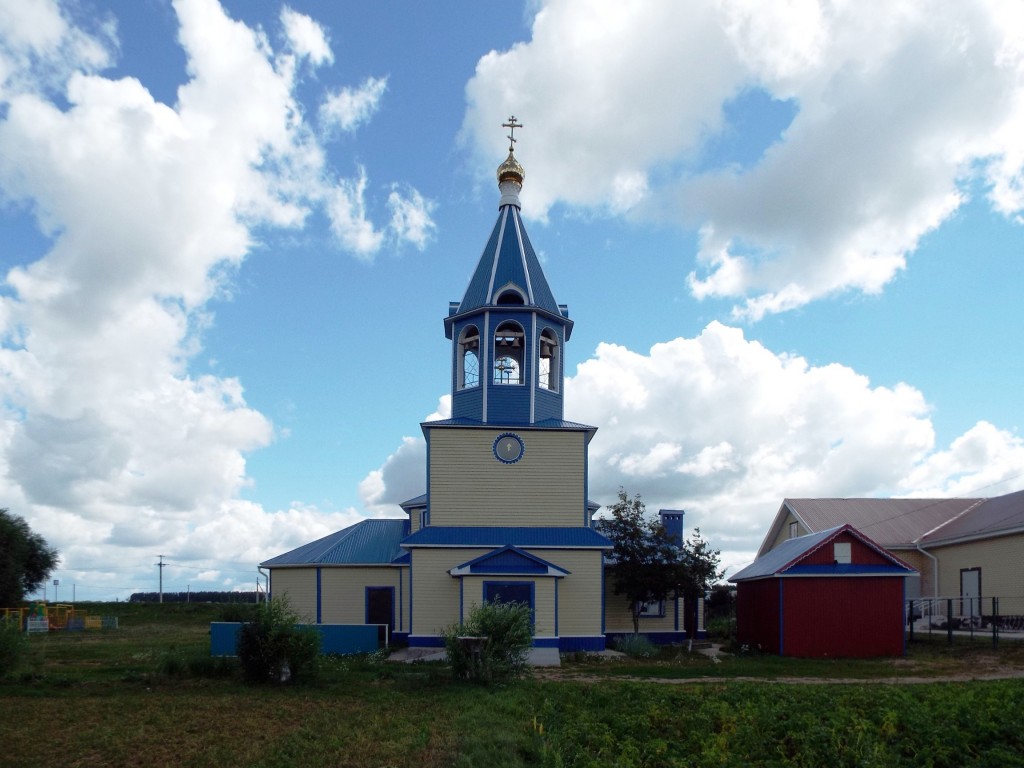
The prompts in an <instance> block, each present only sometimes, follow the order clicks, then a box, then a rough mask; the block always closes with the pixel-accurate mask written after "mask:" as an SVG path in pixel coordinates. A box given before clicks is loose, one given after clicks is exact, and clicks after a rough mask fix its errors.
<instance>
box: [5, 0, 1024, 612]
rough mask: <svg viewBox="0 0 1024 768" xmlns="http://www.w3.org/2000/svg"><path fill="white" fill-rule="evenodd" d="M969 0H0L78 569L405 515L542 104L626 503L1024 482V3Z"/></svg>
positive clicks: (715, 524)
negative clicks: (427, 433)
mask: <svg viewBox="0 0 1024 768" xmlns="http://www.w3.org/2000/svg"><path fill="white" fill-rule="evenodd" d="M950 5H951V4H947V3H941V2H923V1H922V2H906V3H894V4H891V5H890V6H887V10H886V12H885V13H879V12H878V11H877V9H875V10H872V9H868V8H863V9H862V8H859V7H842V6H838V5H835V4H829V3H814V2H807V3H803V4H787V5H782V4H775V3H766V4H762V5H759V4H758V3H740V2H725V1H723V2H722V3H719V4H716V5H708V4H703V3H689V2H685V3H681V2H678V1H677V0H665V1H664V2H655V0H650V2H644V3H636V4H621V3H615V2H611V1H610V0H607V1H606V0H588V1H587V2H583V1H582V0H577V1H574V2H568V1H562V0H558V1H556V0H549V1H544V0H537V2H531V3H526V4H516V3H512V4H499V3H475V2H465V3H440V4H430V5H424V4H420V3H400V2H395V3H363V4H338V3H323V2H319V3H316V2H293V3H290V4H278V3H271V2H259V3H251V2H241V1H240V0H238V1H235V2H222V3H218V2H216V1H215V0H181V1H180V2H173V3H172V2H170V1H169V0H141V1H139V2H128V1H127V0H123V1H122V2H87V1H86V0H76V1H75V2H65V3H55V2H51V0H35V1H34V2H15V1H14V0H0V232H2V233H3V236H2V237H0V273H2V274H3V276H4V283H3V287H2V289H0V324H2V327H3V336H2V348H0V371H2V374H3V375H2V376H0V391H2V396H3V403H4V410H3V419H2V423H0V466H2V469H3V472H0V487H2V494H0V495H2V497H3V498H4V500H5V501H4V504H5V505H6V506H9V507H10V508H11V509H12V511H14V512H16V513H18V514H21V515H23V516H24V517H25V518H26V519H27V520H28V521H29V522H30V524H31V525H32V526H33V528H34V529H36V530H38V531H39V532H41V533H42V534H43V535H44V536H46V537H47V539H48V540H50V541H51V542H52V543H54V544H55V545H56V546H58V548H59V549H60V550H61V552H62V555H63V560H62V563H61V568H60V571H59V572H58V573H57V574H56V575H57V576H58V577H59V578H61V579H62V584H64V585H68V584H75V585H76V594H77V596H78V597H79V598H114V597H121V598H125V597H127V596H128V594H130V592H131V591H136V590H149V589H154V588H155V585H156V577H157V569H156V568H155V567H154V565H153V564H154V563H155V562H156V555H157V554H164V555H166V557H167V559H168V561H169V563H170V565H169V567H168V568H167V569H165V572H164V578H165V582H164V583H165V588H168V589H179V588H181V589H183V588H185V586H186V585H190V586H191V587H192V588H193V589H197V588H226V589H231V588H245V587H247V586H249V585H251V584H252V583H253V581H254V580H255V565H256V563H258V562H259V561H260V560H263V559H266V558H268V557H271V556H273V555H276V554H279V553H281V552H283V551H286V550H288V549H290V548H293V547H294V546H297V545H299V544H301V543H304V542H305V541H308V540H311V539H313V538H315V537H318V536H321V535H325V534H327V533H329V532H331V531H333V530H337V529H338V528H340V527H342V526H344V525H347V524H349V523H351V522H353V521H355V520H357V519H359V518H360V517H363V516H381V515H383V516H388V515H395V514H397V513H398V508H397V506H396V502H398V501H401V500H403V499H404V498H407V497H409V496H413V495H416V494H418V493H420V492H421V491H422V489H423V488H422V486H423V469H424V463H423V461H424V447H423V443H422V437H421V434H420V430H419V423H420V422H421V421H423V420H424V419H427V418H429V417H432V416H434V415H442V416H443V415H446V409H447V400H446V395H447V394H448V389H449V369H448V366H449V351H450V350H449V346H448V342H447V341H446V340H445V338H444V332H443V326H442V319H443V317H444V316H445V314H446V313H447V306H448V302H449V301H450V300H457V299H459V298H461V296H462V293H463V291H464V289H465V286H466V284H467V281H468V279H469V276H470V273H471V271H472V269H473V267H474V266H475V264H476V261H477V259H478V257H479V254H480V251H481V249H482V247H483V245H484V242H485V239H486V237H487V235H488V234H489V231H490V228H491V226H492V225H493V223H494V219H495V216H496V215H497V200H498V193H497V189H496V184H495V181H494V169H495V168H496V167H497V165H498V164H499V163H500V162H501V161H502V160H503V159H504V155H505V151H506V148H507V139H506V138H505V134H506V131H505V130H504V129H503V128H502V127H501V123H503V122H505V121H506V120H507V118H508V116H509V115H510V114H515V115H516V116H517V117H518V118H519V119H520V121H521V122H522V123H523V124H524V128H523V129H522V130H520V131H518V132H517V139H518V143H517V147H516V150H517V157H518V158H519V160H520V161H521V162H522V164H523V165H524V166H525V168H526V183H525V186H524V189H523V193H522V199H523V214H524V216H525V217H526V218H527V222H528V227H529V232H530V236H531V239H532V241H533V243H534V246H535V247H536V249H537V250H538V252H539V253H540V255H541V258H542V260H543V262H544V268H545V271H546V274H547V277H548V280H549V282H550V284H551V286H552V289H553V291H554V293H555V296H556V298H557V299H558V300H559V301H560V302H563V303H566V304H568V305H569V310H570V313H571V317H572V318H573V320H574V321H575V328H574V333H573V337H572V340H571V342H570V344H569V345H568V348H567V350H566V365H567V370H566V372H567V374H568V375H569V376H570V377H571V378H570V380H569V381H568V382H567V387H566V416H567V418H571V419H574V420H577V421H582V422H586V423H590V424H593V425H595V426H597V427H598V428H599V431H598V435H597V437H596V438H595V441H594V443H593V445H592V454H591V473H590V474H591V496H592V498H593V499H594V500H595V501H598V502H600V503H608V502H610V501H612V500H614V498H615V494H616V491H617V489H618V488H619V487H620V486H622V487H625V488H626V489H627V490H628V491H629V492H630V493H640V494H641V495H642V496H643V497H644V498H645V500H646V501H647V502H648V506H649V507H650V508H651V509H652V510H655V509H657V508H659V507H672V508H684V509H686V510H687V520H686V522H687V528H688V529H692V528H693V527H694V526H699V527H700V528H701V531H702V533H703V534H704V535H705V536H707V537H708V538H710V539H711V541H712V542H713V543H714V544H715V545H716V546H718V547H720V548H721V549H722V550H723V562H724V564H725V565H727V566H728V567H729V569H730V570H736V569H737V568H739V567H742V566H743V565H744V564H745V563H746V562H748V561H749V560H750V559H751V557H752V555H753V552H754V551H755V550H756V548H757V546H758V544H759V543H760V539H761V537H762V536H763V535H764V532H765V531H766V529H767V526H768V524H769V523H770V521H771V519H772V516H773V515H774V513H775V511H776V510H777V509H778V506H779V504H780V503H781V501H782V499H783V498H785V497H787V496H789V497H801V496H844V497H852V496H907V495H914V496H929V495H932V496H972V495H996V494H999V493H1004V492H1008V491H1012V490H1017V489H1019V488H1021V487H1024V442H1022V438H1021V435H1020V427H1021V411H1020V405H1019V392H1020V388H1021V383H1022V380H1024V353H1022V352H1021V345H1020V342H1019V339H1020V338H1021V336H1022V333H1024V320H1022V316H1021V312H1020V310H1019V298H1018V297H1019V295H1020V293H1021V288H1022V286H1024V267H1022V260H1021V246H1022V244H1024V238H1022V229H1021V215H1022V213H1021V212H1022V209H1024V176H1022V173H1024V168H1022V166H1024V139H1022V138H1021V137H1024V48H1022V47H1021V42H1020V41H1021V40H1022V39H1024V34H1022V32H1024V18H1022V17H1021V15H1020V12H1019V10H1018V9H1017V8H1016V6H1015V5H1014V4H1012V3H1011V4H998V3H996V4H992V3H980V2H979V3H974V2H966V3H959V4H956V6H955V7H947V6H950ZM623 6H625V7H623ZM62 589H63V588H62ZM51 590H52V588H51ZM65 596H66V595H65ZM51 597H52V593H51Z"/></svg>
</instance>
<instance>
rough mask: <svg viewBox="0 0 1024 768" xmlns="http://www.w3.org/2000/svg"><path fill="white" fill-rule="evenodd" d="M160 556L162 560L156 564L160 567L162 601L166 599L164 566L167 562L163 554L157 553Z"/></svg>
mask: <svg viewBox="0 0 1024 768" xmlns="http://www.w3.org/2000/svg"><path fill="white" fill-rule="evenodd" d="M157 557H159V558H160V562H159V563H157V564H156V567H157V568H159V569H160V602H161V603H162V602H163V601H164V567H165V566H166V565H167V563H165V562H164V556H163V555H157Z"/></svg>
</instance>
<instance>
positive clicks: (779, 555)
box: [729, 525, 915, 582]
mask: <svg viewBox="0 0 1024 768" xmlns="http://www.w3.org/2000/svg"><path fill="white" fill-rule="evenodd" d="M844 532H848V533H849V534H850V535H852V536H853V537H854V538H856V539H858V540H859V541H861V542H863V543H864V544H866V545H867V546H869V547H871V548H872V549H874V550H875V551H876V552H878V553H879V554H881V555H882V556H883V557H885V558H886V559H887V560H889V563H890V564H889V565H864V564H849V565H845V566H844V565H824V566H822V565H806V564H805V565H801V564H800V561H801V560H802V559H803V558H804V557H805V556H806V555H808V554H810V553H811V552H813V551H814V550H816V549H818V548H819V547H821V546H824V545H825V544H828V543H829V542H830V541H831V540H832V539H834V538H836V537H837V536H839V534H841V533H844ZM914 572H915V571H914V569H913V568H911V567H910V566H908V565H907V564H906V563H904V562H903V561H902V560H900V559H899V558H898V557H896V556H895V555H893V554H892V553H891V552H889V551H888V550H886V549H885V548H883V547H881V546H879V545H878V544H876V543H875V542H873V541H872V540H871V539H869V538H868V537H867V536H865V535H864V534H863V533H861V532H860V531H858V530H857V529H856V528H854V527H853V526H851V525H837V526H835V527H833V528H828V529H826V530H824V531H818V532H817V533H809V534H807V535H806V536H797V537H796V538H793V539H788V540H787V541H784V542H782V544H780V545H779V546H777V547H776V548H775V549H772V550H769V551H768V552H766V553H765V554H764V555H762V556H761V557H759V558H757V560H755V561H754V562H753V563H751V564H750V565H748V566H747V567H746V568H744V569H742V570H740V571H738V572H736V573H734V574H733V575H732V576H730V577H729V581H733V582H736V581H750V580H752V579H764V578H769V577H771V576H781V575H789V576H812V575H814V576H820V575H825V574H829V575H835V576H840V575H848V576H852V575H867V574H877V575H889V574H898V575H901V576H907V575H911V574H913V573H914Z"/></svg>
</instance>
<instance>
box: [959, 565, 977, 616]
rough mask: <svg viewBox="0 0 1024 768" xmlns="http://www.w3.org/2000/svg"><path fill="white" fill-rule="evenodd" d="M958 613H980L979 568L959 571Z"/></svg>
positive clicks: (966, 614)
mask: <svg viewBox="0 0 1024 768" xmlns="http://www.w3.org/2000/svg"><path fill="white" fill-rule="evenodd" d="M960 615H961V616H980V615H981V568H965V569H963V570H962V571H960Z"/></svg>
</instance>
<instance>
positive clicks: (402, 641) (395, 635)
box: [391, 632, 409, 645]
mask: <svg viewBox="0 0 1024 768" xmlns="http://www.w3.org/2000/svg"><path fill="white" fill-rule="evenodd" d="M391 644H392V645H408V644H409V633H408V632H392V633H391Z"/></svg>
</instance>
